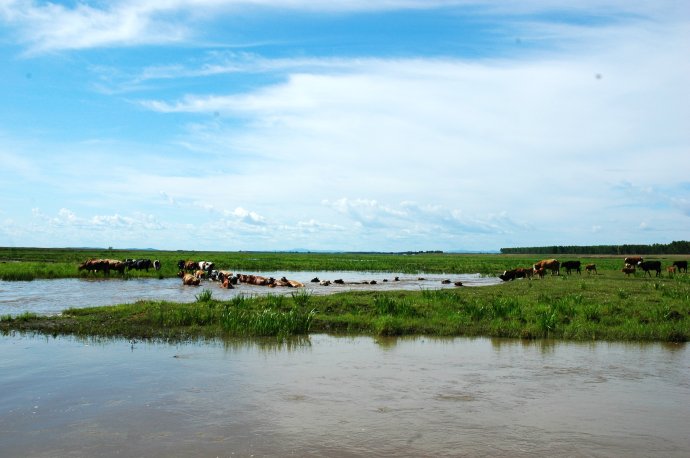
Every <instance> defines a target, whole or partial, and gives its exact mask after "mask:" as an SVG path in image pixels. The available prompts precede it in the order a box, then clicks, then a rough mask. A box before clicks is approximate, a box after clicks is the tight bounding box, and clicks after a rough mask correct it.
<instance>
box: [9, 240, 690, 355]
mask: <svg viewBox="0 0 690 458" xmlns="http://www.w3.org/2000/svg"><path fill="white" fill-rule="evenodd" d="M3 250H4V251H3ZM0 255H2V256H4V258H0V259H1V260H3V261H4V262H0V272H1V273H2V274H3V279H4V278H5V274H7V275H9V273H10V272H11V273H12V275H14V276H15V277H16V278H15V279H24V278H22V277H23V276H29V275H30V274H31V275H32V274H36V275H37V276H36V277H35V278H59V277H60V276H61V275H63V274H65V273H67V272H69V273H70V274H75V275H77V274H76V263H77V261H79V260H83V259H84V258H86V257H114V258H118V259H119V258H122V259H124V258H125V257H139V258H142V257H150V258H152V259H153V258H156V259H161V261H162V262H163V265H164V269H163V271H162V273H163V274H164V275H171V276H172V275H174V274H175V272H176V270H177V267H176V266H174V263H175V262H176V260H177V259H199V260H201V259H209V260H212V261H214V262H216V264H217V265H218V267H220V268H227V269H229V270H233V271H236V272H237V271H239V272H241V271H244V272H253V271H262V270H267V271H272V270H295V271H304V270H315V271H321V270H367V271H388V272H414V273H417V272H430V273H431V272H444V273H469V272H480V273H484V274H486V275H496V274H498V273H500V272H502V271H503V270H505V269H509V268H514V267H518V266H529V265H531V263H533V262H534V261H536V260H538V259H539V257H538V256H537V257H535V256H524V255H514V256H513V255H451V254H438V253H435V254H419V255H406V256H403V255H393V254H352V253H347V254H303V253H182V252H152V253H144V252H115V253H112V252H108V253H103V252H87V251H78V250H28V249H27V250H16V249H0ZM11 256H13V257H11ZM41 256H42V257H43V261H42V262H39V261H37V260H36V259H35V258H38V257H41ZM16 258H21V259H16ZM573 258H575V257H567V259H573ZM564 259H565V258H564ZM578 259H580V260H581V261H582V262H583V263H587V262H595V263H596V264H597V267H598V270H599V275H587V274H586V273H583V274H582V275H577V274H573V275H571V276H564V275H563V276H561V277H552V276H548V275H547V277H546V278H544V279H542V280H539V279H535V280H532V281H529V280H517V281H512V282H507V283H503V284H500V285H496V286H491V287H478V288H469V287H463V288H451V289H441V290H420V291H387V292H383V291H365V292H361V291H360V292H346V293H339V294H333V295H326V296H317V295H313V294H312V293H311V292H310V291H309V289H308V288H305V289H298V290H295V291H292V294H291V295H289V296H288V295H274V294H267V295H261V296H246V295H238V296H235V297H234V298H232V299H231V300H228V301H220V300H217V299H215V298H214V297H213V294H212V292H211V291H210V290H202V291H201V293H199V294H198V295H197V296H196V299H197V300H196V302H194V303H192V304H176V303H169V302H160V301H143V302H138V303H136V304H129V305H118V306H112V307H97V308H87V309H69V310H66V311H65V312H64V313H63V315H62V316H56V317H41V316H35V315H33V314H25V315H22V316H20V317H14V318H13V317H9V316H8V317H2V318H0V331H2V332H11V331H15V330H19V331H38V332H44V333H48V334H59V333H70V334H78V335H93V336H124V337H158V338H175V339H179V338H185V337H188V336H197V337H203V336H224V335H229V336H264V335H273V336H287V335H304V334H307V333H310V332H327V333H339V334H345V333H348V334H366V335H407V334H415V335H435V336H495V337H516V338H527V339H536V338H558V339H571V340H628V341H630V340H639V341H672V342H678V341H687V340H688V338H689V337H690V276H688V275H686V274H677V275H675V276H674V277H672V278H671V277H668V276H664V277H662V278H649V277H645V276H643V275H642V274H640V273H638V274H636V275H635V276H630V277H627V276H625V274H623V273H622V272H620V268H621V266H622V259H621V257H605V258H604V257H600V258H594V257H592V258H587V257H582V258H578ZM658 259H659V258H658ZM661 259H663V263H664V265H667V264H670V262H671V260H672V259H677V258H674V257H665V258H661ZM61 266H63V267H61ZM64 266H67V267H64ZM63 268H64V270H63ZM166 269H167V270H166ZM145 274H146V273H145V272H140V273H135V274H133V275H145ZM154 275H155V276H158V275H159V274H158V273H153V272H150V273H149V276H154Z"/></svg>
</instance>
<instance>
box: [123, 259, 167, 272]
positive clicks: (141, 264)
mask: <svg viewBox="0 0 690 458" xmlns="http://www.w3.org/2000/svg"><path fill="white" fill-rule="evenodd" d="M159 264H160V262H159ZM125 265H126V266H127V270H132V269H136V270H146V272H148V271H149V269H152V268H153V262H151V260H150V259H125ZM159 269H160V267H159Z"/></svg>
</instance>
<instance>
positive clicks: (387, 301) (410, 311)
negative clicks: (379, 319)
mask: <svg viewBox="0 0 690 458" xmlns="http://www.w3.org/2000/svg"><path fill="white" fill-rule="evenodd" d="M374 310H375V311H376V313H377V314H378V315H400V316H414V315H416V310H415V308H414V306H413V305H412V304H411V303H410V301H409V300H408V299H405V298H399V299H396V298H394V297H391V296H388V295H383V294H377V295H376V296H374Z"/></svg>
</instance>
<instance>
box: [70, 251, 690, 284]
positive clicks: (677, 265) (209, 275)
mask: <svg viewBox="0 0 690 458" xmlns="http://www.w3.org/2000/svg"><path fill="white" fill-rule="evenodd" d="M623 262H624V266H623V269H622V272H623V273H625V275H626V276H628V275H632V274H634V273H635V272H636V271H637V270H638V269H640V270H642V271H644V273H645V274H647V275H649V276H650V277H651V276H652V274H651V272H656V276H657V277H660V276H661V267H662V266H661V261H645V260H644V259H642V257H640V256H629V257H627V258H625V259H624V260H623ZM581 266H582V264H581V262H580V261H563V262H561V261H558V260H557V259H544V260H541V261H539V262H537V263H535V264H534V265H532V267H527V268H524V267H518V268H516V269H511V270H506V271H505V272H503V273H502V274H501V275H499V276H498V278H500V279H501V280H503V281H510V280H515V279H516V278H528V279H532V278H533V277H534V276H537V277H539V278H544V275H545V274H546V271H547V270H548V271H551V275H560V271H561V269H565V272H566V273H567V274H568V275H570V274H571V273H572V272H573V271H575V272H577V273H578V274H581V273H582V270H581ZM177 267H178V269H179V272H178V274H177V275H178V277H180V278H181V279H182V283H183V284H184V285H193V286H197V285H199V284H200V283H201V280H203V279H207V280H212V281H217V282H219V283H220V285H221V287H223V288H228V289H232V288H234V286H233V285H237V284H239V283H245V284H250V285H258V286H268V287H270V288H275V287H278V286H285V287H290V288H299V287H303V286H304V284H303V283H301V282H299V281H296V280H288V279H287V278H285V277H282V278H280V279H275V278H273V277H264V276H261V275H247V274H233V273H232V272H229V271H227V270H216V269H215V264H214V263H213V262H211V261H184V260H181V261H179V262H178V263H177ZM160 268H161V263H160V261H159V260H158V259H156V260H154V261H151V260H150V259H125V260H124V261H119V260H117V259H89V260H87V261H84V262H83V263H81V264H80V265H79V270H80V271H81V270H86V271H87V272H90V273H98V272H103V273H104V274H105V275H110V272H111V271H115V272H118V273H120V274H122V275H123V274H124V273H125V271H129V270H132V269H135V270H146V271H147V272H148V270H149V269H155V270H160ZM584 268H585V271H586V272H587V273H588V274H592V273H594V274H598V272H597V266H596V264H586V265H585V266H584ZM666 271H667V272H668V274H669V275H673V274H675V273H676V272H685V273H687V272H688V261H674V262H673V264H672V265H670V266H668V267H667V268H666ZM396 280H397V277H396ZM312 282H319V283H320V284H322V285H326V284H330V282H324V281H319V279H318V278H316V279H314V280H312ZM339 282H342V280H336V281H334V283H339ZM448 283H450V280H448ZM458 283H459V282H457V283H456V286H462V283H459V284H458Z"/></svg>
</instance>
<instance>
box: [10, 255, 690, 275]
mask: <svg viewBox="0 0 690 458" xmlns="http://www.w3.org/2000/svg"><path fill="white" fill-rule="evenodd" d="M91 258H111V259H119V260H124V259H127V258H132V259H151V260H154V259H158V260H160V261H161V265H162V269H161V270H160V271H158V272H157V271H155V270H154V269H150V270H149V271H148V272H146V271H144V270H141V271H137V270H130V271H128V272H127V273H126V274H125V278H131V277H150V278H170V277H173V276H175V275H176V274H177V272H178V268H177V262H178V261H180V260H194V261H204V260H206V261H213V262H214V263H215V265H216V268H217V269H222V270H230V271H232V272H235V273H237V272H242V273H252V272H267V271H268V272H271V271H281V270H285V271H341V270H342V271H360V272H361V271H371V272H396V273H405V274H417V273H423V272H424V273H447V274H462V273H480V274H483V275H498V274H500V273H502V272H503V271H504V270H507V269H514V268H516V267H530V266H532V264H534V263H535V262H536V261H538V260H540V259H543V258H544V256H541V255H522V254H520V255H501V254H451V253H415V254H391V253H288V252H223V251H218V252H211V251H147V250H134V251H132V250H88V249H67V248H62V249H53V248H2V247H0V279H1V280H6V281H8V280H33V279H42V278H48V279H50V278H78V277H93V276H95V277H102V276H103V274H102V273H99V274H91V273H88V272H85V271H81V272H79V271H78V270H77V267H78V266H79V264H80V263H81V262H83V261H85V260H87V259H91ZM558 258H559V260H561V261H565V260H576V259H577V260H580V261H581V262H582V268H583V274H584V265H585V264H589V263H595V264H596V265H597V269H598V271H599V272H600V273H601V272H602V271H607V270H609V271H618V273H620V272H619V271H620V269H621V267H623V257H622V256H567V255H563V256H559V257H558ZM650 259H659V260H661V261H662V264H663V265H664V267H666V266H668V265H671V263H672V262H673V260H675V259H686V258H684V257H682V256H670V255H669V256H655V257H650ZM110 276H111V277H117V276H119V274H117V273H111V274H110Z"/></svg>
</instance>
